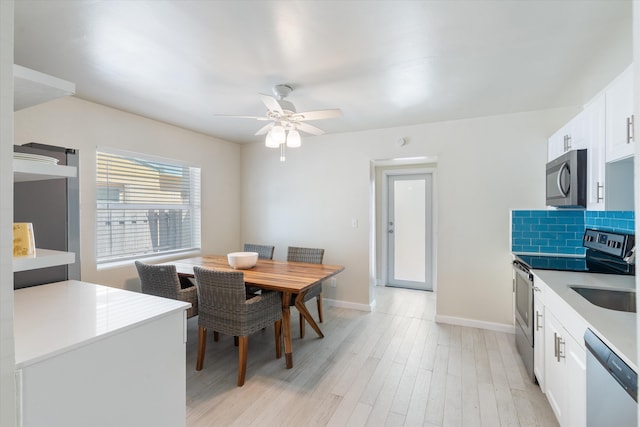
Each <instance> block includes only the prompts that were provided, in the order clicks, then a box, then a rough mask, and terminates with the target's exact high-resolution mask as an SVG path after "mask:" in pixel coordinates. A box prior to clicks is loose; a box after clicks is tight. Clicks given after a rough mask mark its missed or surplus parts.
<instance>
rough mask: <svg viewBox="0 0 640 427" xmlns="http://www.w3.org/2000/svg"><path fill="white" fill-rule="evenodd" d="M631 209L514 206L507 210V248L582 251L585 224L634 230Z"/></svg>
mask: <svg viewBox="0 0 640 427" xmlns="http://www.w3.org/2000/svg"><path fill="white" fill-rule="evenodd" d="M634 220H635V216H634V212H633V211H584V210H567V209H562V210H535V211H530V210H514V211H512V213H511V251H512V252H515V253H545V254H558V255H578V256H580V255H584V254H585V248H584V247H582V236H583V235H584V230H585V228H595V229H599V230H607V231H614V232H619V233H629V234H634V233H635V231H634V229H635V227H634Z"/></svg>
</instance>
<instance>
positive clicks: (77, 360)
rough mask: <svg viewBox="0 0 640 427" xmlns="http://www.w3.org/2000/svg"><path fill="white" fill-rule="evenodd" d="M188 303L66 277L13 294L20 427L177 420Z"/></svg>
mask: <svg viewBox="0 0 640 427" xmlns="http://www.w3.org/2000/svg"><path fill="white" fill-rule="evenodd" d="M189 306H190V304H188V303H184V302H181V301H176V300H171V299H166V298H160V297H155V296H151V295H145V294H142V293H137V292H130V291H125V290H122V289H115V288H110V287H107V286H101V285H95V284H92V283H86V282H79V281H74V280H69V281H64V282H58V283H52V284H48V285H40V286H33V287H29V288H23V289H18V290H16V291H15V303H14V310H15V315H14V317H15V320H14V330H15V358H16V383H17V400H18V420H19V422H18V425H19V426H22V427H30V426H48V427H56V426H65V427H74V426H78V427H80V426H93V427H101V426H104V427H106V426H120V427H126V426H136V427H137V426H171V427H174V426H175V427H180V426H185V424H186V370H185V366H186V359H185V358H186V311H185V310H186V309H187V308H189Z"/></svg>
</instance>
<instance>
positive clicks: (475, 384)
mask: <svg viewBox="0 0 640 427" xmlns="http://www.w3.org/2000/svg"><path fill="white" fill-rule="evenodd" d="M376 292H377V307H376V309H375V311H374V312H372V313H365V312H361V311H356V310H348V309H341V308H334V307H329V306H326V305H325V307H324V308H325V320H324V323H322V324H320V326H321V328H322V330H323V332H324V334H325V338H323V339H319V338H317V336H316V335H315V333H314V332H313V330H312V329H311V328H309V327H307V335H306V337H305V338H304V339H302V340H301V339H299V338H298V337H299V335H298V320H297V319H298V316H297V312H296V311H295V309H293V310H292V316H291V317H292V327H293V328H294V329H293V331H294V333H293V335H294V340H293V360H294V367H293V369H289V370H288V369H285V365H284V358H281V359H276V358H275V347H274V339H273V328H267V329H266V330H265V331H260V332H257V333H256V334H254V335H251V336H250V337H249V356H248V363H247V377H246V382H245V385H244V386H243V387H236V379H237V348H236V347H234V345H233V338H232V337H228V336H224V335H221V337H220V341H218V342H214V341H213V336H212V334H211V333H209V337H208V340H207V341H208V342H207V352H206V356H205V361H204V369H203V370H202V371H200V372H196V371H195V360H196V348H197V318H192V319H190V320H189V322H188V341H187V426H189V427H196V426H230V425H237V426H306V425H312V426H324V425H329V426H359V425H362V426H365V425H366V426H402V425H405V426H464V427H467V426H491V427H494V426H557V422H556V420H555V417H554V415H553V412H552V410H551V408H550V407H549V405H548V403H547V401H546V398H545V396H544V395H543V394H542V393H541V392H540V389H539V388H538V387H537V386H535V385H533V384H532V383H531V382H530V381H529V380H528V378H527V376H526V374H525V372H524V366H523V365H522V361H521V360H520V358H519V356H518V353H517V351H516V349H515V344H514V336H513V335H510V334H504V333H497V332H492V331H486V330H481V329H474V328H466V327H458V326H451V325H442V324H436V323H435V322H434V321H433V316H434V309H435V295H434V294H432V293H429V292H421V291H412V290H404V289H392V288H376ZM309 307H310V310H311V313H312V315H313V316H314V317H315V316H316V310H315V303H314V302H310V303H309Z"/></svg>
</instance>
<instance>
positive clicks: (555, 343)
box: [553, 332, 558, 359]
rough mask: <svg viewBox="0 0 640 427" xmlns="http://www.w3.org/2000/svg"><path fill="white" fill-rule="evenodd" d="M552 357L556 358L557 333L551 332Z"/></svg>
mask: <svg viewBox="0 0 640 427" xmlns="http://www.w3.org/2000/svg"><path fill="white" fill-rule="evenodd" d="M553 357H555V358H556V359H557V358H558V334H557V333H555V332H554V333H553Z"/></svg>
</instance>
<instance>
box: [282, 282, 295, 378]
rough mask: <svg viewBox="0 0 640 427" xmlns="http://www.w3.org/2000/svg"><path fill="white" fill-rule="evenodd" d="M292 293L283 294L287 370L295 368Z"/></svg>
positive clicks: (283, 328)
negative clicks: (290, 307)
mask: <svg viewBox="0 0 640 427" xmlns="http://www.w3.org/2000/svg"><path fill="white" fill-rule="evenodd" d="M289 301H291V293H290V292H283V293H282V332H283V335H284V358H285V362H286V365H287V369H291V368H293V348H292V345H291V311H290V309H289Z"/></svg>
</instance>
